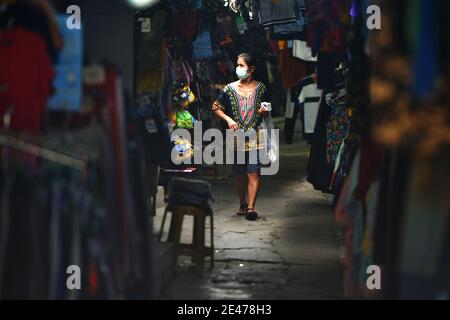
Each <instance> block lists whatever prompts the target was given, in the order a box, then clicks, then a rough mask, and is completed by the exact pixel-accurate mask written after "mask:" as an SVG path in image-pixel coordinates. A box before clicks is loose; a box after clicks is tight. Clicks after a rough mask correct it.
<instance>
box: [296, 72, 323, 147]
mask: <svg viewBox="0 0 450 320" xmlns="http://www.w3.org/2000/svg"><path fill="white" fill-rule="evenodd" d="M311 81H312V82H311ZM302 82H303V86H302V88H301V89H300V92H299V95H298V102H299V103H300V104H301V105H302V106H303V108H302V110H303V119H304V121H303V123H304V125H303V133H304V137H305V138H306V137H308V138H306V139H307V140H310V137H311V135H312V134H314V128H315V126H316V119H317V114H318V112H319V105H320V98H321V96H322V90H320V89H319V88H317V83H316V82H315V81H314V80H313V78H312V77H308V78H306V79H305V80H304V81H302Z"/></svg>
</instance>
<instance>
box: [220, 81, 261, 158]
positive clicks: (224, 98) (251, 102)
mask: <svg viewBox="0 0 450 320" xmlns="http://www.w3.org/2000/svg"><path fill="white" fill-rule="evenodd" d="M269 101H270V99H269V97H268V95H267V87H266V86H265V85H264V84H263V83H261V82H259V83H258V84H257V86H256V89H255V91H254V92H253V93H252V94H251V95H250V96H248V97H243V96H241V95H240V94H239V93H238V92H237V88H236V83H231V84H228V85H227V86H225V88H224V89H223V91H222V92H221V93H220V95H219V96H218V97H217V99H216V101H215V102H214V103H213V107H212V109H213V111H215V110H217V109H222V110H223V111H224V112H225V113H226V114H227V115H228V116H230V117H231V118H232V119H233V120H234V121H235V122H236V123H237V124H238V126H239V128H240V129H242V130H244V132H246V133H248V132H249V131H251V130H256V131H257V132H256V133H257V136H259V127H260V125H261V121H262V118H261V116H260V114H259V113H258V112H257V111H258V109H259V107H260V106H261V102H269ZM261 147H262V145H261V143H259V142H255V143H250V142H249V144H248V145H247V144H246V147H245V149H246V150H251V149H255V148H256V149H259V148H261Z"/></svg>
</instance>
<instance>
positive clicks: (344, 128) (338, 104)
mask: <svg viewBox="0 0 450 320" xmlns="http://www.w3.org/2000/svg"><path fill="white" fill-rule="evenodd" d="M345 99H346V90H345V89H341V90H339V91H336V92H332V93H327V94H326V95H325V101H326V103H327V105H328V106H329V108H330V118H329V120H328V122H327V161H328V162H330V163H334V162H335V160H336V157H337V154H338V152H339V147H340V146H341V143H342V141H343V140H344V138H345V136H346V135H347V133H348V128H349V117H348V112H347V108H346V106H345Z"/></svg>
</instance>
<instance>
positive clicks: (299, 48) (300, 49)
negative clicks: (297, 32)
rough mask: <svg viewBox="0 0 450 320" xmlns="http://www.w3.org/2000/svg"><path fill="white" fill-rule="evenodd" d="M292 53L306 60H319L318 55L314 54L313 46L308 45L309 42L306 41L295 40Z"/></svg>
mask: <svg viewBox="0 0 450 320" xmlns="http://www.w3.org/2000/svg"><path fill="white" fill-rule="evenodd" d="M292 55H293V56H294V57H296V58H299V59H302V60H304V61H313V62H317V56H313V55H312V51H311V48H310V47H308V43H307V42H306V41H301V40H294V45H293V48H292Z"/></svg>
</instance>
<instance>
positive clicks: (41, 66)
mask: <svg viewBox="0 0 450 320" xmlns="http://www.w3.org/2000/svg"><path fill="white" fill-rule="evenodd" d="M24 75H27V76H25V77H24ZM53 77H54V69H53V66H52V63H51V60H50V57H49V55H48V52H47V47H46V44H45V42H44V40H43V39H42V38H41V37H40V36H39V34H36V33H34V32H31V31H28V30H26V29H24V28H22V27H16V28H11V29H8V30H4V31H0V114H1V115H4V114H5V113H6V112H10V111H12V118H11V124H10V125H11V126H10V129H11V130H13V131H22V132H23V131H25V132H29V133H36V134H37V133H40V132H41V130H42V121H43V117H44V111H45V107H46V103H47V99H48V97H49V95H50V92H51V81H52V79H53ZM0 127H3V121H1V123H0Z"/></svg>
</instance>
